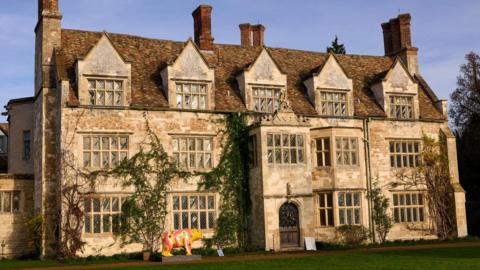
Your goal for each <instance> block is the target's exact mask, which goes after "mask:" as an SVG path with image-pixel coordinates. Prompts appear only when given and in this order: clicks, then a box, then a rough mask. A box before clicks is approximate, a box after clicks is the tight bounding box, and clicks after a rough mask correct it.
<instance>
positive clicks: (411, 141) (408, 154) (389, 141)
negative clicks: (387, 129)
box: [386, 138, 422, 170]
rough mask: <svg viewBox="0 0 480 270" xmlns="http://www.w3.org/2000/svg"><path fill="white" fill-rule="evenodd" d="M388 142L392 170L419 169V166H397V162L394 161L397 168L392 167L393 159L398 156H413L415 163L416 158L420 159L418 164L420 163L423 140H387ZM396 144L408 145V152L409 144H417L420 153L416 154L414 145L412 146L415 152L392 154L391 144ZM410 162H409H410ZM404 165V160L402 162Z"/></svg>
mask: <svg viewBox="0 0 480 270" xmlns="http://www.w3.org/2000/svg"><path fill="white" fill-rule="evenodd" d="M386 140H387V141H388V153H389V157H390V168H392V169H394V170H399V169H400V170H401V169H409V168H417V167H418V166H416V165H415V166H396V165H397V162H396V160H394V162H395V166H392V158H395V157H396V156H397V155H400V156H402V157H403V156H405V155H406V156H410V155H412V156H413V158H414V162H415V157H417V158H418V162H419V163H420V162H421V157H420V155H421V152H422V142H421V139H408V138H386ZM392 143H394V144H396V143H407V151H408V144H414V143H417V144H418V152H414V150H415V148H414V145H412V150H413V152H405V153H404V152H403V151H401V152H396V151H395V153H392V152H391V144H392ZM408 162H409V161H408ZM401 163H402V164H403V160H402V162H401Z"/></svg>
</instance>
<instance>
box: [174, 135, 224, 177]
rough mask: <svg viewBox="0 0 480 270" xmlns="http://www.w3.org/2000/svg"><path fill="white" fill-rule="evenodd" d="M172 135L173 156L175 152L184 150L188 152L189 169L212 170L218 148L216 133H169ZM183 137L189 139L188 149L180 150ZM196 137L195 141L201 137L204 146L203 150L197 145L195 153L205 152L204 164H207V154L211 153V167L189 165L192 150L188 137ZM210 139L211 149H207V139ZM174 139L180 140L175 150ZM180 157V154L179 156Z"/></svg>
mask: <svg viewBox="0 0 480 270" xmlns="http://www.w3.org/2000/svg"><path fill="white" fill-rule="evenodd" d="M169 135H170V136H171V147H172V148H171V150H172V157H173V156H174V155H175V153H180V152H184V153H186V154H187V169H192V170H195V171H200V172H201V171H208V170H211V169H212V168H213V167H214V165H215V157H214V156H215V155H214V154H215V149H216V145H215V140H214V137H215V135H213V134H196V133H191V134H189V133H187V134H186V133H171V134H169ZM182 138H185V139H187V146H186V147H187V149H186V150H185V151H182V150H180V139H182ZM192 138H193V139H195V142H196V141H197V139H201V140H202V143H203V146H202V148H203V149H202V150H197V149H196V147H195V150H194V153H196V154H203V162H204V166H205V154H210V167H206V166H205V167H203V168H201V167H190V166H188V163H189V162H190V157H189V154H191V152H192V151H191V150H189V149H188V147H189V145H188V139H192ZM208 139H209V140H210V150H205V140H208ZM174 140H177V141H178V150H177V151H175V149H174V145H173V143H174ZM179 158H180V156H179ZM195 162H197V157H195Z"/></svg>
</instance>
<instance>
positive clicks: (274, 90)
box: [251, 85, 285, 113]
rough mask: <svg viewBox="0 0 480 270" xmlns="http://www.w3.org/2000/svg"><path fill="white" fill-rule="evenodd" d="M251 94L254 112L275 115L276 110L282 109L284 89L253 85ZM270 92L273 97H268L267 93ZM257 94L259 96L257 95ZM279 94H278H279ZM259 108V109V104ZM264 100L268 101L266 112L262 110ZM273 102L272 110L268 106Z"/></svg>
mask: <svg viewBox="0 0 480 270" xmlns="http://www.w3.org/2000/svg"><path fill="white" fill-rule="evenodd" d="M251 91H252V92H251V93H252V100H251V102H252V105H253V106H252V110H253V111H255V112H259V113H274V112H275V111H276V110H278V109H279V108H280V103H281V98H282V95H284V93H285V91H284V87H279V86H270V85H252V86H251ZM262 91H263V92H264V94H263V95H260V92H262ZM267 91H270V92H271V95H267V94H266V92H267ZM255 93H257V95H255ZM277 93H278V94H277ZM257 100H258V101H259V102H258V106H259V108H257V102H256V101H257ZM262 100H266V101H267V102H266V104H265V108H266V109H265V110H261V107H262V106H261V102H262ZM270 100H271V101H272V103H271V108H269V107H270V106H268V101H270Z"/></svg>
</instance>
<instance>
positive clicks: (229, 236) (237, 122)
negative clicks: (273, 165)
mask: <svg viewBox="0 0 480 270" xmlns="http://www.w3.org/2000/svg"><path fill="white" fill-rule="evenodd" d="M224 125H225V129H224V130H223V131H222V132H221V133H222V134H223V139H222V141H223V143H222V149H223V151H222V155H221V157H220V161H219V163H218V165H217V166H216V167H215V168H213V169H212V170H211V171H210V172H207V173H200V175H201V181H200V182H199V189H201V188H205V189H207V190H213V191H217V192H219V193H220V195H221V202H220V205H219V210H220V213H219V216H218V219H217V223H216V226H215V235H214V241H215V242H216V243H217V245H219V246H225V245H236V246H238V247H240V248H243V247H245V246H246V244H247V213H248V209H249V199H248V198H249V197H248V147H247V146H248V129H247V126H246V121H245V115H244V114H235V113H232V114H229V115H227V116H226V117H225V119H224Z"/></svg>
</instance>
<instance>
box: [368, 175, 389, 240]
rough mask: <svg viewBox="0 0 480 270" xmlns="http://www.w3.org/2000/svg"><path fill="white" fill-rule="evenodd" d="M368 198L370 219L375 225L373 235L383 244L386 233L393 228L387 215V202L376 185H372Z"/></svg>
mask: <svg viewBox="0 0 480 270" xmlns="http://www.w3.org/2000/svg"><path fill="white" fill-rule="evenodd" d="M367 196H368V198H369V199H370V201H371V202H372V206H373V207H372V217H373V222H374V223H375V233H376V234H377V235H378V236H379V237H380V242H381V243H383V242H385V240H386V239H387V235H388V232H390V229H391V228H392V227H393V222H392V217H391V216H390V215H389V214H388V213H387V209H388V206H389V200H388V198H387V197H385V195H383V193H382V189H381V188H380V187H378V184H377V183H374V184H373V187H372V189H371V190H370V192H369V193H368V195H367Z"/></svg>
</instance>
